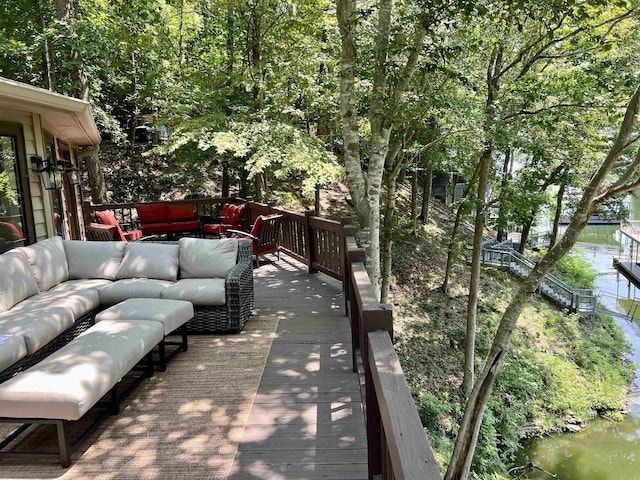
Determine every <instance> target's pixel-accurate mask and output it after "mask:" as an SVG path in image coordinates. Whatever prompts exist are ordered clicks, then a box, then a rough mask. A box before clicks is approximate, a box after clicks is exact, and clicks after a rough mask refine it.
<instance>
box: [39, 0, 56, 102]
mask: <svg viewBox="0 0 640 480" xmlns="http://www.w3.org/2000/svg"><path fill="white" fill-rule="evenodd" d="M38 21H39V22H40V28H41V33H42V34H43V39H44V45H43V48H42V61H43V65H44V73H45V75H44V78H45V87H46V88H47V90H51V91H52V92H55V91H56V89H57V86H56V73H55V68H54V65H53V58H52V54H51V47H50V46H49V40H48V38H47V36H46V35H45V32H46V30H47V24H46V22H45V15H44V12H43V11H42V0H38Z"/></svg>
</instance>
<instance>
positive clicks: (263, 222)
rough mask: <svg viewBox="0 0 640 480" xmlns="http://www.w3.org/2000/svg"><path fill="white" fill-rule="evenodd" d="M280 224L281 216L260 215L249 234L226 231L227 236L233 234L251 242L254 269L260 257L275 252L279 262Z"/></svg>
mask: <svg viewBox="0 0 640 480" xmlns="http://www.w3.org/2000/svg"><path fill="white" fill-rule="evenodd" d="M281 223H282V215H278V214H272V215H260V216H259V217H258V218H256V221H255V223H254V224H253V226H252V227H251V231H250V232H243V231H241V230H231V229H229V230H227V234H233V235H236V236H238V237H241V239H243V240H252V241H253V255H254V256H255V261H254V265H255V267H256V268H257V267H259V266H260V255H264V254H265V253H271V252H275V253H277V255H278V260H280V249H279V242H280V227H281Z"/></svg>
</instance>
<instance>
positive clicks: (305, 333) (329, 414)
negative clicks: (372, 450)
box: [230, 256, 367, 480]
mask: <svg viewBox="0 0 640 480" xmlns="http://www.w3.org/2000/svg"><path fill="white" fill-rule="evenodd" d="M274 259H275V257H274ZM255 286H256V298H255V305H256V310H257V313H258V315H260V316H277V317H278V319H279V324H278V328H277V333H276V338H274V340H273V344H272V346H271V352H270V354H269V357H268V360H267V364H266V366H265V370H264V373H263V376H262V380H261V382H260V386H259V388H258V392H257V395H256V398H255V402H254V405H253V407H252V410H251V413H250V416H249V420H248V422H247V425H246V427H245V430H244V434H243V437H242V440H241V442H240V447H239V450H238V453H237V455H236V458H235V462H234V465H233V468H232V474H231V477H230V478H231V479H232V480H248V479H252V480H255V479H267V478H268V479H283V480H284V479H288V478H295V479H319V478H323V479H335V480H340V479H353V480H356V479H366V478H367V449H366V438H365V429H364V420H363V413H362V407H361V400H360V389H359V381H358V376H357V375H356V374H355V373H353V372H352V370H351V350H350V348H351V347H350V338H351V337H350V335H351V334H350V330H349V320H348V319H347V317H346V316H345V315H344V299H343V295H342V291H341V284H340V283H339V282H337V281H336V280H334V279H332V278H330V277H328V276H326V275H323V274H314V275H309V274H308V273H307V272H306V267H304V265H302V264H300V263H297V262H295V261H294V260H292V259H291V258H289V257H286V256H283V257H282V258H281V260H279V261H275V262H272V263H267V264H265V265H263V266H261V267H260V268H259V269H257V270H256V271H255Z"/></svg>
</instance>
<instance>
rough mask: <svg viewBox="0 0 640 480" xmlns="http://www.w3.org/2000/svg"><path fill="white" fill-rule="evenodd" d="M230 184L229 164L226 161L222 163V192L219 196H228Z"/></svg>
mask: <svg viewBox="0 0 640 480" xmlns="http://www.w3.org/2000/svg"><path fill="white" fill-rule="evenodd" d="M230 184H231V180H230V178H229V163H228V162H226V161H223V162H222V189H221V190H222V191H221V192H220V194H221V195H222V196H223V197H228V196H229V187H230Z"/></svg>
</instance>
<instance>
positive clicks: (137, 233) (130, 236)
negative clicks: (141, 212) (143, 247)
mask: <svg viewBox="0 0 640 480" xmlns="http://www.w3.org/2000/svg"><path fill="white" fill-rule="evenodd" d="M124 237H125V239H127V240H129V241H130V242H133V241H135V240H138V239H140V238H142V230H129V231H128V232H124Z"/></svg>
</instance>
